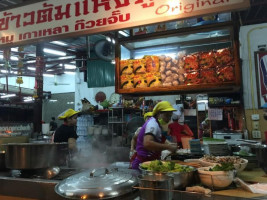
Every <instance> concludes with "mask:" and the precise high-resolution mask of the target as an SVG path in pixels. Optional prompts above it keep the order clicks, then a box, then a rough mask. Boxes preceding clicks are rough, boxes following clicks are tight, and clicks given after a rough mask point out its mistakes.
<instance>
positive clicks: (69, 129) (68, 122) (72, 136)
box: [54, 108, 79, 152]
mask: <svg viewBox="0 0 267 200" xmlns="http://www.w3.org/2000/svg"><path fill="white" fill-rule="evenodd" d="M78 113H79V112H78V111H75V110H73V109H71V108H70V109H67V110H65V111H64V112H62V113H61V114H59V115H58V119H60V120H64V123H63V124H62V125H61V126H60V127H59V128H57V130H56V132H55V135H54V142H68V145H69V149H70V150H72V151H74V152H75V151H77V147H76V139H77V138H78V135H77V133H76V124H77V117H78Z"/></svg>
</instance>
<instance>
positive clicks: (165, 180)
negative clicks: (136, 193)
mask: <svg viewBox="0 0 267 200" xmlns="http://www.w3.org/2000/svg"><path fill="white" fill-rule="evenodd" d="M138 179H139V187H140V197H141V199H142V200H163V199H164V200H171V199H172V198H173V191H172V190H173V189H174V180H173V178H172V177H170V176H166V175H162V174H159V175H151V174H150V175H140V176H138Z"/></svg>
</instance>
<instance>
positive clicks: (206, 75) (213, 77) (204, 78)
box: [200, 69, 219, 83]
mask: <svg viewBox="0 0 267 200" xmlns="http://www.w3.org/2000/svg"><path fill="white" fill-rule="evenodd" d="M200 79H201V82H202V83H218V82H219V79H218V77H217V74H216V71H215V69H206V70H204V69H203V70H200Z"/></svg>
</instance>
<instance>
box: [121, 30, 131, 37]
mask: <svg viewBox="0 0 267 200" xmlns="http://www.w3.org/2000/svg"><path fill="white" fill-rule="evenodd" d="M119 34H121V35H123V36H125V37H128V36H129V35H128V34H127V33H126V32H124V31H119Z"/></svg>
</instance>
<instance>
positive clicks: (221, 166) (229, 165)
mask: <svg viewBox="0 0 267 200" xmlns="http://www.w3.org/2000/svg"><path fill="white" fill-rule="evenodd" d="M234 169H235V166H234V164H233V163H225V162H224V163H221V164H219V165H215V166H214V167H212V168H210V170H209V171H231V170H234Z"/></svg>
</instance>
